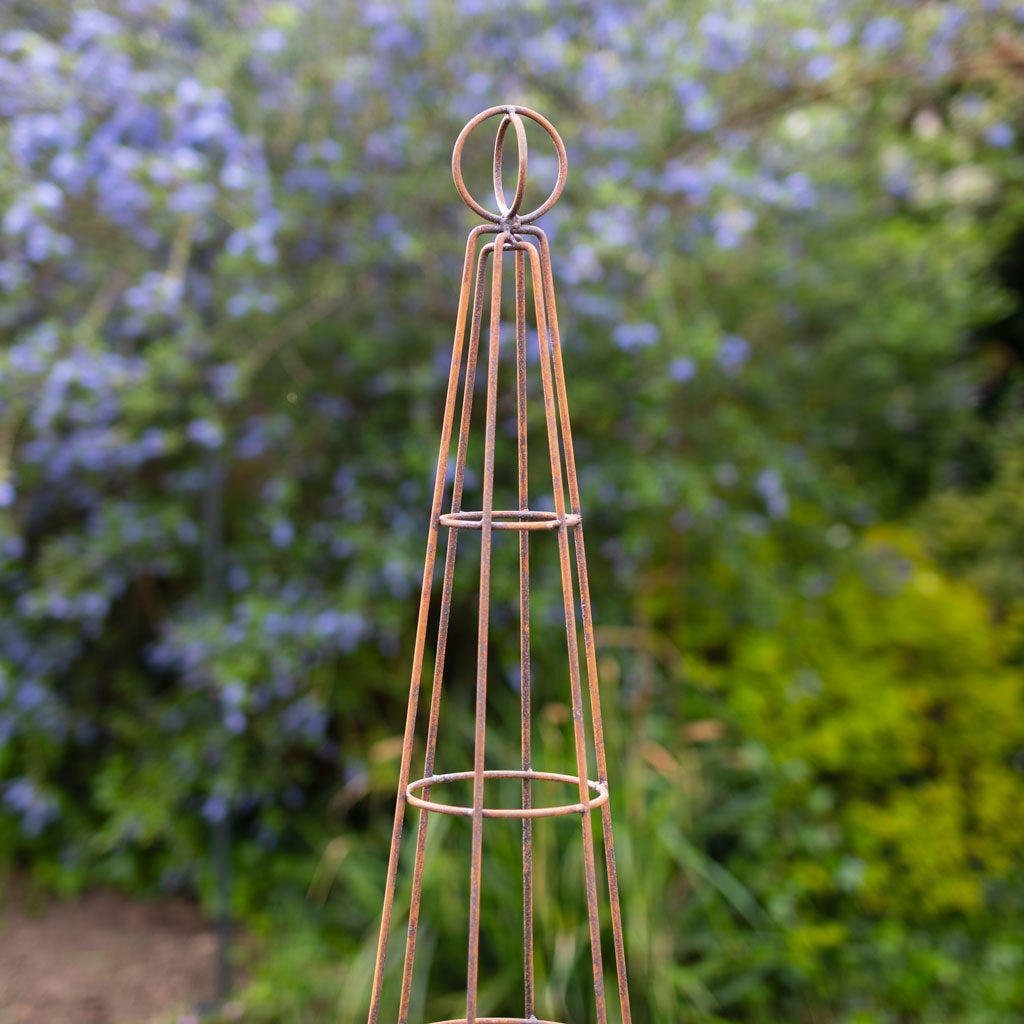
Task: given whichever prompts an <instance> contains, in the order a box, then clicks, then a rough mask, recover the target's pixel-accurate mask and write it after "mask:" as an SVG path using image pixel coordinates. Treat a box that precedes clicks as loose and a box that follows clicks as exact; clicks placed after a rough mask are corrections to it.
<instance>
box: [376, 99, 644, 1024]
mask: <svg viewBox="0 0 1024 1024" xmlns="http://www.w3.org/2000/svg"><path fill="white" fill-rule="evenodd" d="M492 117H499V118H500V122H499V124H498V131H497V138H496V141H495V146H494V194H495V199H496V201H497V206H498V212H497V213H494V212H492V211H490V210H487V209H485V208H484V207H483V206H481V205H480V203H478V202H477V201H476V200H475V199H474V198H473V197H472V196H471V195H470V194H469V191H468V190H467V189H466V186H465V183H464V182H463V179H462V150H463V146H464V145H465V142H466V139H467V137H468V136H469V134H470V132H472V131H473V129H474V128H476V127H477V126H478V125H479V124H481V123H482V122H484V121H486V120H488V119H489V118H492ZM524 117H525V118H529V119H531V120H533V121H535V122H536V123H537V124H538V125H540V126H541V128H543V129H544V131H546V132H547V134H548V135H549V136H550V137H551V141H552V142H553V143H554V146H555V151H556V153H557V155H558V178H557V181H556V183H555V187H554V189H553V190H552V192H551V195H550V196H548V198H547V199H546V200H545V201H544V202H543V203H542V204H541V205H540V206H539V207H537V209H535V210H533V211H532V212H531V213H526V214H521V213H520V212H519V210H520V207H521V205H522V202H523V194H524V190H525V187H526V166H527V142H526V129H525V126H524V122H523V118H524ZM510 127H511V128H513V129H514V130H515V133H516V141H517V143H518V150H519V160H518V174H517V178H516V190H515V195H514V196H513V198H512V201H511V203H509V202H508V201H507V200H506V197H505V192H504V187H503V184H502V173H501V172H502V167H501V158H502V148H503V145H504V141H505V136H506V133H507V132H508V129H509V128H510ZM567 169H568V164H567V160H566V155H565V146H564V145H563V144H562V140H561V139H560V138H559V136H558V133H557V132H556V131H555V129H554V128H553V127H552V125H551V123H550V122H549V121H548V120H547V119H546V118H544V117H542V116H541V115H540V114H537V113H535V112H534V111H532V110H528V109H526V108H525V107H519V106H499V107H491V108H490V109H489V110H485V111H483V112H482V113H480V114H477V116H476V117H474V118H473V119H472V120H471V121H470V122H469V123H468V124H467V125H466V126H465V127H464V128H463V129H462V132H461V133H460V134H459V137H458V139H457V140H456V142H455V150H454V152H453V153H452V174H453V176H454V178H455V187H456V188H457V189H458V192H459V195H460V196H461V197H462V199H463V200H464V201H465V202H466V204H467V205H468V206H469V207H470V208H471V209H472V210H474V211H475V212H476V213H477V214H479V215H480V216H481V217H483V218H484V219H485V220H486V221H487V223H486V224H481V225H479V226H478V227H476V228H474V229H473V230H472V231H471V232H470V233H469V238H468V240H467V244H466V256H465V262H464V264H463V269H462V290H461V294H460V296H459V308H458V315H457V318H456V323H455V341H454V345H453V349H452V360H451V370H450V372H449V375H448V392H447V397H446V399H445V406H444V420H443V422H442V425H441V446H440V452H439V455H438V460H437V475H436V477H435V480H434V492H433V503H432V506H431V510H430V527H429V534H428V538H427V553H426V560H425V565H424V570H423V585H422V589H421V591H420V603H419V617H418V620H417V624H416V640H415V647H414V649H413V664H412V681H411V683H410V686H409V706H408V711H407V713H406V719H405V742H404V744H403V747H402V759H401V769H400V777H399V782H398V799H397V804H396V807H395V821H394V828H393V831H392V836H391V854H390V858H389V861H388V873H387V882H386V888H385V892H384V909H383V912H382V915H381V926H380V939H379V941H378V944H377V958H376V966H375V970H374V977H373V991H372V996H371V1003H370V1016H369V1024H377V1022H378V1020H380V1017H381V994H382V990H383V985H384V962H385V957H386V954H387V945H388V935H389V932H390V930H391V916H392V909H393V907H394V899H395V886H396V882H397V878H398V854H399V846H400V844H401V838H402V826H403V823H404V820H405V815H406V809H407V805H411V806H413V807H416V808H418V810H419V822H418V829H417V833H416V854H415V861H414V866H413V878H412V896H411V901H410V909H409V926H408V932H407V936H406V943H405V961H404V966H403V972H402V989H401V1001H400V1004H399V1011H398V1024H407V1022H408V1018H409V1006H410V999H411V992H412V973H413V959H414V956H415V953H416V936H417V926H418V923H419V914H420V896H421V884H422V880H423V866H424V859H425V851H426V839H427V827H428V824H429V821H430V817H431V815H432V814H451V815H459V816H462V817H465V818H469V819H471V821H472V843H471V854H470V898H469V909H468V918H469V954H468V966H467V976H466V1015H465V1017H460V1018H458V1020H456V1021H450V1022H444V1024H551V1022H546V1021H545V1020H543V1016H544V1014H543V1008H541V1010H540V1011H538V1010H537V1009H536V1008H535V1005H534V953H533V855H532V835H533V833H532V829H533V820H534V819H535V818H545V817H556V816H560V815H577V816H579V818H580V820H581V823H582V833H583V865H584V878H583V879H582V883H583V886H584V890H585V894H586V902H587V913H588V919H589V927H590V948H591V963H592V968H593V979H594V996H595V1002H594V1006H595V1013H596V1022H597V1024H606V1021H607V1019H608V1010H607V1001H606V997H605V989H604V969H603V966H602V957H601V934H600V929H601V925H600V918H599V910H598V884H597V869H596V866H595V849H594V835H593V823H592V813H591V812H592V811H594V810H597V809H599V810H600V816H601V830H602V833H603V837H604V861H605V867H606V871H607V876H608V898H609V903H610V912H611V913H610V917H611V929H612V938H613V945H614V957H615V970H616V974H617V979H618V995H619V1005H620V1009H621V1017H622V1020H623V1022H624V1024H630V1010H629V993H628V990H627V984H626V963H625V954H624V950H623V944H622V916H621V913H620V910H619V892H618V882H617V879H616V871H615V851H614V848H613V845H612V821H611V810H610V806H609V802H608V769H607V763H606V759H605V750H604V736H603V730H602V726H601V704H600V694H599V692H598V679H597V660H596V657H595V652H594V624H593V618H592V613H591V608H590V593H589V586H588V582H587V561H586V555H585V552H584V548H583V521H582V513H581V510H580V496H579V486H578V483H577V475H576V460H575V455H574V453H573V446H572V434H571V432H570V428H569V406H568V403H567V399H566V390H565V375H564V372H563V368H562V349H561V344H560V341H559V335H558V319H557V315H556V312H555V292H554V283H553V281H552V277H551V256H550V250H549V248H548V240H547V237H546V236H545V234H544V232H543V231H542V230H541V229H540V228H539V227H536V226H535V225H534V222H535V221H536V220H537V219H538V218H539V217H540V216H541V214H543V213H545V212H546V211H547V210H549V209H550V208H551V207H552V206H553V205H554V204H555V202H556V201H557V199H558V197H559V195H560V194H561V192H562V189H563V187H564V186H565V180H566V173H567ZM488 234H489V235H495V236H496V237H495V238H494V239H493V241H489V242H488V243H487V244H485V245H483V246H482V247H481V248H480V250H479V252H477V243H478V242H479V240H480V239H481V236H483V235H488ZM506 252H511V253H513V254H514V255H513V260H514V263H515V321H516V344H515V351H516V360H515V363H516V397H517V423H518V490H519V507H518V508H517V509H514V510H510V511H500V510H496V509H495V508H494V450H495V428H496V422H497V401H498V362H499V360H498V356H499V348H500V340H501V291H502V289H501V284H502V260H503V256H504V254H505V253H506ZM488 259H490V260H491V263H492V270H491V286H490V327H489V340H488V354H487V388H486V393H487V399H486V421H485V422H486V428H485V442H484V456H483V483H482V492H483V497H482V507H481V508H480V509H479V510H473V511H468V510H464V509H463V508H462V496H463V494H462V492H463V484H464V481H465V473H466V451H467V446H468V442H469V426H470V418H471V408H472V400H473V391H474V383H475V378H476V366H477V356H478V351H479V342H480V335H481V322H482V319H483V307H484V292H485V272H486V267H487V261H488ZM527 261H528V262H529V265H530V276H531V279H532V292H533V304H534V316H535V325H536V330H537V344H538V349H539V353H538V354H539V363H540V373H541V387H542V392H543V396H544V413H545V420H546V426H547V445H548V453H549V456H550V470H551V482H552V487H553V491H554V511H548V510H535V509H531V508H530V502H529V494H528V474H527V430H526V425H527V402H526V398H527V324H526V264H527ZM470 295H472V297H473V302H472V315H471V316H470V315H469V313H470ZM467 319H468V320H469V331H468V339H467V338H466V333H467V332H466V325H467ZM460 380H461V382H462V387H461V391H462V395H463V398H462V409H461V416H460V420H459V434H458V446H457V449H456V456H455V472H454V476H453V482H452V485H451V489H452V495H451V511H450V512H442V501H443V499H444V495H445V491H446V487H447V481H448V462H449V449H450V446H451V440H452V430H453V426H454V420H455V407H456V399H457V398H458V394H459V391H460ZM563 457H564V482H565V484H567V485H568V507H567V506H566V498H565V491H564V484H563ZM442 528H443V529H444V530H445V531H446V536H447V547H446V553H445V562H444V581H443V583H442V587H441V602H440V616H439V621H438V634H437V651H436V655H435V659H434V669H433V685H432V689H431V694H430V711H429V718H428V724H427V730H426V737H425V738H426V758H425V765H424V771H423V777H422V778H420V779H417V780H411V779H410V766H411V762H412V753H413V744H414V740H415V732H416V720H417V712H418V706H419V693H420V682H421V675H422V672H423V663H424V648H425V645H426V639H427V628H428V619H429V618H430V598H431V588H432V582H433V577H434V562H435V556H436V553H437V540H438V535H439V533H440V532H441V530H442ZM460 530H479V531H480V535H481V544H480V610H479V618H478V627H477V628H478V642H477V662H476V729H475V743H474V752H473V770H472V771H460V772H452V773H449V774H439V773H437V771H436V767H435V764H434V755H435V748H436V742H437V730H438V720H439V716H440V702H441V690H442V684H443V676H444V662H445V649H446V644H447V639H448V627H449V618H450V613H451V602H452V582H453V573H454V568H455V553H456V544H457V540H458V536H459V531H460ZM495 530H515V531H518V533H519V569H520V573H519V612H520V693H521V700H522V717H521V724H522V735H521V745H522V763H521V766H520V767H519V768H515V769H507V770H504V769H503V770H485V768H484V763H485V762H484V744H485V738H486V729H487V668H488V651H487V648H488V632H489V618H490V573H491V546H492V535H493V532H494V531H495ZM534 531H539V532H551V533H554V534H555V541H556V543H557V546H558V558H559V564H560V570H561V584H562V598H563V601H562V603H563V609H564V614H565V631H566V639H567V644H568V654H569V688H570V691H571V693H570V696H571V700H572V726H573V740H574V744H575V750H576V773H575V774H574V775H567V774H559V773H555V772H546V771H536V770H534V768H533V757H532V751H531V708H530V700H531V679H530V565H529V550H530V534H531V533H533V532H534ZM570 537H571V538H572V542H573V544H572V546H573V547H574V548H575V563H576V579H577V582H578V585H579V599H580V608H581V611H582V616H581V617H582V623H581V625H582V630H583V647H584V661H585V664H586V672H587V685H588V690H589V704H590V712H591V723H592V726H593V733H592V739H593V743H594V752H595V757H596V769H597V778H596V780H590V779H589V778H588V768H587V761H588V749H587V747H588V737H587V734H586V726H585V721H584V708H583V691H582V684H581V677H580V663H579V649H578V640H577V628H578V626H577V619H576V608H575V593H574V582H573V567H572V557H571V555H570ZM490 779H519V780H521V781H522V800H521V802H520V806H517V807H511V808H502V807H491V806H487V805H486V804H485V800H484V791H485V783H486V782H487V781H488V780H490ZM457 780H463V781H472V784H473V785H472V790H473V798H472V806H469V805H456V804H450V803H442V802H438V801H435V800H434V798H433V793H434V792H435V791H437V790H438V789H439V788H440V787H441V784H442V783H446V782H453V781H457ZM535 781H546V782H560V783H570V784H571V785H572V786H573V787H575V788H576V790H577V791H578V801H577V802H575V803H567V804H561V805H558V806H538V805H536V804H535V803H534V799H533V787H532V784H533V783H534V782H535ZM488 818H519V819H522V823H523V824H522V829H523V836H522V846H523V890H522V892H523V975H524V990H525V991H524V999H523V1009H522V1015H521V1016H505V1017H480V1016H478V1015H477V990H478V976H479V946H480V890H481V885H482V881H483V880H482V869H481V865H482V847H483V833H484V821H485V820H486V819H488ZM417 1024H418V1022H417ZM574 1024H582V1022H574Z"/></svg>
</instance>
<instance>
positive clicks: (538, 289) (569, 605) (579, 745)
mask: <svg viewBox="0 0 1024 1024" xmlns="http://www.w3.org/2000/svg"><path fill="white" fill-rule="evenodd" d="M524 244H526V246H527V250H528V252H529V254H530V268H531V274H532V277H533V299H534V305H535V308H536V317H537V339H538V344H539V346H540V365H541V382H542V384H543V389H544V414H545V419H546V421H547V432H548V451H549V454H550V456H551V483H552V487H553V488H554V494H555V514H556V515H557V516H558V517H559V520H560V525H559V527H558V530H557V534H558V562H559V568H560V571H561V576H562V603H563V606H564V610H565V635H566V642H567V644H568V647H569V684H570V689H571V691H572V724H573V739H574V741H575V744H576V766H577V770H578V772H579V784H580V803H581V804H584V805H586V803H587V798H588V787H587V740H586V734H585V732H584V728H583V692H582V687H581V684H580V663H579V648H578V644H577V639H576V608H575V599H574V590H573V581H572V568H571V564H570V558H569V533H568V526H567V524H566V522H565V494H564V492H563V485H562V458H561V453H560V449H559V440H558V423H557V410H556V406H555V395H554V389H553V387H552V382H551V351H550V348H549V345H548V329H547V320H546V318H545V315H544V295H543V292H544V278H543V272H542V269H541V262H540V257H539V256H538V253H537V249H536V247H535V246H533V245H530V244H528V243H524ZM582 822H583V871H584V884H585V886H586V896H587V916H588V918H589V922H590V952H591V962H592V966H593V970H594V1003H595V1007H596V1010H597V1021H598V1024H607V1020H608V1008H607V1006H606V1004H605V994H604V969H603V967H602V962H601V922H600V917H599V914H598V908H597V870H596V868H595V866H594V835H593V826H592V823H591V820H590V812H589V811H587V810H584V812H583V814H582Z"/></svg>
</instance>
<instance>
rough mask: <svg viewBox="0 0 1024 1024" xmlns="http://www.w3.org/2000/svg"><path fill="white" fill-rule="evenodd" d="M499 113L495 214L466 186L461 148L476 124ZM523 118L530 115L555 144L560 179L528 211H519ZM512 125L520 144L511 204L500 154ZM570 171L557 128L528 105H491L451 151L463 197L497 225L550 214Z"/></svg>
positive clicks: (523, 161)
mask: <svg viewBox="0 0 1024 1024" xmlns="http://www.w3.org/2000/svg"><path fill="white" fill-rule="evenodd" d="M498 114H501V115H503V116H502V119H501V124H499V125H498V133H497V136H496V137H495V140H494V197H495V199H496V200H497V203H498V213H494V212H493V211H492V210H488V209H487V208H486V207H484V206H482V205H481V204H480V203H478V202H477V201H476V200H475V199H474V198H473V196H471V195H470V193H469V189H468V188H466V183H465V181H464V180H463V178H462V150H463V147H464V146H465V144H466V139H467V138H469V134H470V132H472V131H473V129H474V128H476V127H477V125H479V124H481V123H482V122H484V121H486V120H488V118H491V117H496V116H497V115H498ZM520 115H522V116H520ZM523 117H528V118H529V119H530V120H531V121H535V122H536V123H537V124H539V125H540V126H541V128H543V129H544V131H546V132H547V133H548V136H549V137H550V138H551V141H552V142H553V143H554V144H555V153H556V154H557V156H558V178H557V180H556V181H555V187H554V188H553V189H552V190H551V195H549V196H548V197H547V199H545V200H544V202H543V203H541V204H540V206H538V207H537V209H535V210H531V211H530V212H529V213H524V214H520V213H519V207H520V206H521V205H522V202H523V194H524V192H525V191H526V167H527V145H526V128H525V126H524V124H523V120H522V119H523ZM509 125H512V126H513V127H514V128H515V130H516V141H517V143H518V147H519V166H518V170H517V174H516V191H515V195H514V196H513V198H512V202H511V203H509V202H508V201H507V200H506V198H505V189H504V186H503V184H502V181H501V157H502V150H503V148H504V144H505V135H506V133H507V132H508V128H509ZM568 174H569V160H568V158H567V157H566V155H565V145H564V143H563V142H562V139H561V137H560V136H559V134H558V132H557V131H555V127H554V125H553V124H552V123H551V122H550V121H549V120H548V119H547V118H546V117H544V116H543V115H542V114H538V113H537V112H536V111H535V110H530V109H529V107H520V106H516V105H514V104H505V105H504V106H500V107H489V108H488V109H487V110H483V111H481V112H480V113H479V114H477V115H476V117H474V118H473V119H472V120H470V121H468V122H467V123H466V125H465V127H464V128H463V129H462V131H461V132H459V137H458V138H457V139H456V140H455V148H454V149H453V150H452V177H453V178H454V179H455V188H456V190H457V191H458V193H459V195H460V196H461V197H462V201H463V202H464V203H465V204H466V205H467V206H468V207H469V208H470V209H471V210H473V211H474V212H475V213H478V214H479V215H480V216H481V217H483V218H484V219H485V220H489V221H491V222H492V223H494V224H501V223H503V222H508V221H515V222H518V223H519V224H529V223H530V222H531V221H535V220H536V219H537V218H538V217H540V216H541V215H542V214H544V213H547V211H548V210H550V209H551V207H552V206H554V205H555V203H556V202H558V197H559V196H560V195H561V194H562V189H563V188H565V179H566V178H567V177H568Z"/></svg>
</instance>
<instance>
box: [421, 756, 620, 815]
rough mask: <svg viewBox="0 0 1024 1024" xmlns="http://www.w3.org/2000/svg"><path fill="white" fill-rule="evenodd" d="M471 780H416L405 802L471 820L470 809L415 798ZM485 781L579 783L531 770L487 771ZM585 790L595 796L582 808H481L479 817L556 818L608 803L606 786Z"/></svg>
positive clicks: (465, 775) (451, 776) (461, 776)
mask: <svg viewBox="0 0 1024 1024" xmlns="http://www.w3.org/2000/svg"><path fill="white" fill-rule="evenodd" d="M472 778H474V773H473V772H448V773H447V774H445V775H428V776H427V777H426V778H424V779H417V780H416V781H415V782H410V783H409V785H408V786H406V787H405V798H406V800H407V801H408V802H409V803H410V804H412V806H413V807H419V808H421V809H422V810H424V811H436V812H437V813H438V814H453V815H455V816H456V817H458V818H472V817H473V808H472V807H466V806H464V805H462V804H442V803H436V802H435V801H433V800H424V799H422V798H421V797H418V796H415V795H414V794H415V791H416V790H418V789H426V788H427V787H428V786H438V785H441V784H442V783H445V782H468V781H469V780H470V779H472ZM484 778H485V779H529V780H530V781H531V782H566V783H570V784H571V785H573V786H577V787H578V786H579V784H580V780H579V777H578V776H576V775H563V774H561V773H560V772H538V771H534V770H532V769H530V770H528V771H524V770H523V769H521V768H517V769H511V768H509V769H504V768H502V769H497V768H495V769H490V770H488V771H485V772H484ZM587 786H588V787H589V788H590V789H591V790H593V792H594V793H596V794H597V795H596V796H594V797H591V799H590V800H588V801H587V802H586V803H585V804H582V803H575V804H558V805H556V806H554V807H484V808H483V812H482V813H483V817H485V818H558V817H562V816H564V815H567V814H583V813H584V812H585V811H592V810H594V808H595V807H601V806H602V805H604V804H606V803H607V802H608V784H607V783H606V782H592V781H591V780H590V779H588V780H587Z"/></svg>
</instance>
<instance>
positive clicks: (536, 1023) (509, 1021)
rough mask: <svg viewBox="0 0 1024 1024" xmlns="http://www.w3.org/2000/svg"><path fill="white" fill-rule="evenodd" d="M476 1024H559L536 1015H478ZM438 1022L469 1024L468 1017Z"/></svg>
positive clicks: (438, 1022)
mask: <svg viewBox="0 0 1024 1024" xmlns="http://www.w3.org/2000/svg"><path fill="white" fill-rule="evenodd" d="M474 1020H475V1021H476V1024H559V1022H558V1021H555V1020H538V1019H537V1018H536V1017H476V1018H474ZM436 1024H468V1020H467V1018H466V1017H459V1018H458V1019H457V1020H439V1021H437V1022H436Z"/></svg>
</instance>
